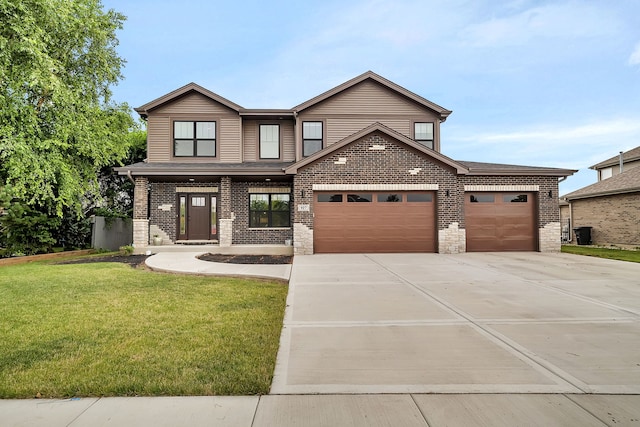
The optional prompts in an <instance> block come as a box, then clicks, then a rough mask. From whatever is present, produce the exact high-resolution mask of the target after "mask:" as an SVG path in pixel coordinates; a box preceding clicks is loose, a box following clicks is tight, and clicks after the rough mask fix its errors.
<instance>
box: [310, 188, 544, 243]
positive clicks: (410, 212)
mask: <svg viewBox="0 0 640 427" xmlns="http://www.w3.org/2000/svg"><path fill="white" fill-rule="evenodd" d="M464 197H465V206H464V211H465V229H466V246H467V251H468V252H487V251H497V252H499V251H535V250H537V249H538V236H537V215H536V214H537V211H536V193H532V192H531V193H516V192H467V193H465V196H464ZM436 206H437V203H436V200H435V192H417V191H405V192H341V191H334V192H316V193H315V194H314V252H316V253H349V252H351V253H358V252H362V253H367V252H436V212H437V211H436V209H437V208H436Z"/></svg>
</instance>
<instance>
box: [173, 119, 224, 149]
mask: <svg viewBox="0 0 640 427" xmlns="http://www.w3.org/2000/svg"><path fill="white" fill-rule="evenodd" d="M173 155H174V156H175V157H215V156H216V122H187V121H175V122H173Z"/></svg>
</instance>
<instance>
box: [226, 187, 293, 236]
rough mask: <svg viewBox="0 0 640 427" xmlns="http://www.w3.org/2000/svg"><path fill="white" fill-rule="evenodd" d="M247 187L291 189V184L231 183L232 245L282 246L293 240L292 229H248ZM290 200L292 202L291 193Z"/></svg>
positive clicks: (291, 213)
mask: <svg viewBox="0 0 640 427" xmlns="http://www.w3.org/2000/svg"><path fill="white" fill-rule="evenodd" d="M249 187H260V188H267V187H268V188H275V187H279V188H281V187H286V188H290V189H292V187H293V183H291V182H265V181H260V182H236V181H234V182H232V183H231V212H233V214H234V215H235V219H234V221H233V243H234V244H238V245H265V244H274V245H284V243H285V240H292V239H293V228H292V227H288V228H267V229H255V228H254V229H250V228H249ZM290 194H291V200H292V201H293V198H294V197H293V193H290ZM290 215H291V219H292V220H293V203H291V212H290Z"/></svg>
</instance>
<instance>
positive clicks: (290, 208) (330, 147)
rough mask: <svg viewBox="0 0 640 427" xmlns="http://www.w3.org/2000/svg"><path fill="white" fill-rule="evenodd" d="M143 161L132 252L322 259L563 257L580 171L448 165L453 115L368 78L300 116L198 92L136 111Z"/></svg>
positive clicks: (131, 171)
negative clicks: (570, 184) (339, 255)
mask: <svg viewBox="0 0 640 427" xmlns="http://www.w3.org/2000/svg"><path fill="white" fill-rule="evenodd" d="M136 111H137V112H138V113H139V114H140V115H141V116H142V117H143V118H144V119H146V120H147V124H148V136H147V152H148V158H147V160H146V161H145V162H141V163H136V164H132V165H128V166H124V167H121V168H117V171H118V173H119V174H121V175H128V176H129V178H131V179H132V180H133V181H134V182H135V206H134V218H133V225H134V244H135V246H136V247H137V248H141V247H144V246H147V245H148V244H149V242H150V237H151V236H153V235H156V234H157V235H160V236H162V237H163V238H164V240H165V241H166V242H169V243H172V244H176V243H203V244H211V245H220V246H231V245H244V244H250V245H273V244H278V245H283V244H285V242H287V243H288V242H293V246H294V252H295V253H296V254H311V253H318V252H440V253H458V252H465V251H503V250H532V251H536V250H539V251H543V252H547V251H558V250H559V249H560V219H559V210H558V179H559V178H562V177H566V176H568V175H571V174H572V173H574V172H575V171H572V170H565V169H556V168H545V167H531V166H514V165H502V164H493V163H478V162H470V161H458V160H453V159H451V158H449V157H447V156H445V155H443V154H442V153H441V138H440V125H441V123H443V122H444V121H445V120H446V119H447V117H448V116H449V114H451V111H449V110H447V109H445V108H443V107H441V106H439V105H437V104H434V103H433V102H431V101H428V100H427V99H425V98H423V97H421V96H419V95H416V94H415V93H413V92H410V91H408V90H407V89H405V88H403V87H401V86H398V85H397V84H395V83H393V82H391V81H389V80H386V79H384V78H383V77H381V76H379V75H377V74H375V73H373V72H366V73H364V74H362V75H360V76H358V77H356V78H354V79H352V80H349V81H347V82H345V83H343V84H341V85H339V86H337V87H335V88H333V89H331V90H329V91H327V92H325V93H323V94H321V95H318V96H316V97H315V98H312V99H310V100H308V101H306V102H303V103H302V104H300V105H297V106H295V107H293V108H291V109H247V108H243V107H241V106H239V105H238V104H235V103H233V102H231V101H229V100H227V99H225V98H223V97H221V96H219V95H217V94H215V93H213V92H210V91H209V90H207V89H204V88H202V87H200V86H198V85H196V84H194V83H190V84H188V85H186V86H184V87H182V88H180V89H177V90H175V91H173V92H171V93H168V94H167V95H164V96H162V97H160V98H158V99H156V100H154V101H151V102H149V103H148V104H145V105H143V106H141V107H140V108H137V109H136Z"/></svg>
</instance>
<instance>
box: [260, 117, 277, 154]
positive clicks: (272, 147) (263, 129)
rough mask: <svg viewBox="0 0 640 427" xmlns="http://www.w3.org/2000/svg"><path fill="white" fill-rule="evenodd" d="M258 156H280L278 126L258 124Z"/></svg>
mask: <svg viewBox="0 0 640 427" xmlns="http://www.w3.org/2000/svg"><path fill="white" fill-rule="evenodd" d="M260 158H261V159H279V158H280V126H279V125H260Z"/></svg>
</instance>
